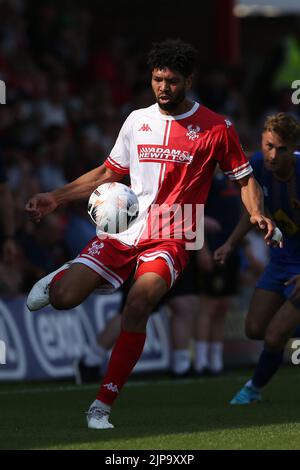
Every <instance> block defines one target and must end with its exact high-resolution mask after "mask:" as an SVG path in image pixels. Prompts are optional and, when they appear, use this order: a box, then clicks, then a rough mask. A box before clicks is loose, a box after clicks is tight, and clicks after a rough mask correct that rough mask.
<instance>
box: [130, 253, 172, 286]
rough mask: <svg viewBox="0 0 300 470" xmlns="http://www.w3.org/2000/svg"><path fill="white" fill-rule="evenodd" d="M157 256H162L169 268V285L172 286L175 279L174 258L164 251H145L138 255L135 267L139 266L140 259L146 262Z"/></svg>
mask: <svg viewBox="0 0 300 470" xmlns="http://www.w3.org/2000/svg"><path fill="white" fill-rule="evenodd" d="M157 258H163V259H164V260H165V261H166V263H167V266H168V268H169V270H170V274H171V285H170V287H172V286H173V284H174V282H175V279H176V278H175V269H174V260H173V258H172V257H171V256H170V255H169V253H167V252H166V251H155V252H153V253H145V254H144V255H142V256H140V257H139V259H138V265H137V268H138V266H139V263H140V260H141V261H143V262H144V263H147V261H154V260H155V259H157Z"/></svg>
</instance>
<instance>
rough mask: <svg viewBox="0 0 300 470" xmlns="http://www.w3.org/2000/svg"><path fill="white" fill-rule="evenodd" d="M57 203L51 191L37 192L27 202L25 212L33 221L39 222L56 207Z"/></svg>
mask: <svg viewBox="0 0 300 470" xmlns="http://www.w3.org/2000/svg"><path fill="white" fill-rule="evenodd" d="M57 206H58V204H57V202H56V200H55V198H54V196H53V195H52V194H51V193H38V194H36V195H35V196H33V197H32V198H31V199H29V201H28V202H27V204H26V206H25V212H27V214H28V215H29V217H30V219H31V220H32V221H33V222H40V220H41V219H42V218H43V217H45V216H46V215H48V214H50V213H51V212H53V211H54V210H55V209H56V208H57Z"/></svg>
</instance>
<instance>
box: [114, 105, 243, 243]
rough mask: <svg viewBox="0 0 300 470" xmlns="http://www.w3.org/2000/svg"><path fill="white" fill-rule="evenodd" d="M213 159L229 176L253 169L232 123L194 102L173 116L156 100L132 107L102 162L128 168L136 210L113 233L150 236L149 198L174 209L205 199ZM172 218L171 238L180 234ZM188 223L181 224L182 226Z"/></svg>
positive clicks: (125, 238)
mask: <svg viewBox="0 0 300 470" xmlns="http://www.w3.org/2000/svg"><path fill="white" fill-rule="evenodd" d="M217 163H218V164H219V166H220V168H221V169H222V171H223V172H224V173H225V175H227V176H228V177H229V178H230V179H231V180H238V179H240V178H243V177H244V176H246V175H249V174H250V173H251V172H252V168H251V166H250V164H249V162H248V159H247V157H246V156H245V154H244V152H243V151H242V148H241V145H240V143H239V139H238V136H237V134H236V131H235V130H234V127H233V125H232V124H231V122H230V121H228V120H227V119H225V118H224V117H223V116H221V115H219V114H216V113H215V112H213V111H211V110H209V109H208V108H206V107H205V106H202V105H199V103H197V102H195V103H194V105H193V107H192V109H191V110H190V111H188V112H187V113H185V114H182V115H178V116H169V115H164V114H162V113H161V112H160V110H159V107H158V105H157V104H154V105H152V106H149V107H148V108H144V109H139V110H136V111H133V112H132V113H131V114H130V115H129V116H128V118H127V119H126V121H125V122H124V124H123V126H122V128H121V131H120V133H119V136H118V138H117V140H116V143H115V145H114V147H113V149H112V151H111V153H110V156H109V157H108V158H107V160H106V162H105V165H106V166H107V167H109V168H111V169H112V170H114V171H115V172H117V173H121V174H124V175H125V174H128V173H129V174H130V178H131V188H132V189H133V191H134V192H135V193H136V195H137V197H138V200H139V208H140V212H139V217H138V219H137V221H136V222H135V223H134V224H133V225H132V226H131V227H130V228H129V229H128V230H126V231H125V232H122V233H120V234H117V235H114V236H113V237H114V238H117V239H119V240H120V241H121V242H123V243H126V244H128V245H137V244H139V243H142V240H143V239H147V238H148V239H149V237H150V238H151V237H153V234H152V233H150V232H149V226H150V225H151V224H152V225H153V220H154V219H153V217H152V216H150V213H151V211H150V209H151V206H152V205H153V204H155V205H159V206H160V207H177V208H178V209H179V210H180V208H181V207H183V206H184V205H193V206H196V204H205V202H206V199H207V195H208V192H209V189H210V185H211V182H212V178H213V175H214V171H215V167H216V165H217ZM166 205H167V206H166ZM220 210H222V209H221V208H220ZM150 219H152V222H150ZM175 219H176V217H175V218H174V217H171V218H170V220H169V221H168V223H169V224H170V223H171V229H172V233H173V236H172V237H171V238H174V237H175V238H180V235H179V236H178V237H177V236H176V235H175V236H174V233H175V232H176V223H177V222H178V221H177V222H176V221H175V222H174V220H175ZM176 220H177V219H176ZM172 224H173V225H172ZM183 225H184V224H183ZM183 225H182V226H183ZM158 226H159V228H158V229H157V230H158V231H160V232H161V235H162V227H160V224H157V227H158ZM182 226H181V228H182ZM190 229H191V227H188V226H185V225H184V230H190ZM161 238H162V239H165V237H164V236H161ZM166 238H170V237H168V236H167V237H166ZM189 239H190V238H189Z"/></svg>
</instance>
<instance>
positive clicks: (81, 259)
mask: <svg viewBox="0 0 300 470" xmlns="http://www.w3.org/2000/svg"><path fill="white" fill-rule="evenodd" d="M73 263H81V264H85V265H86V266H88V267H89V268H91V269H92V270H93V271H95V272H96V273H97V274H99V275H100V276H101V277H103V279H105V280H106V281H107V282H108V283H109V284H110V285H111V289H108V286H107V285H106V284H104V286H101V287H99V289H97V290H98V291H99V292H101V291H102V290H103V291H105V292H107V291H108V290H110V293H111V292H114V291H115V290H116V289H119V287H121V285H122V284H123V280H122V279H121V278H119V279H121V282H120V281H119V280H118V279H117V278H116V277H113V276H111V275H110V274H109V273H108V272H107V271H105V270H104V269H103V268H102V267H101V266H100V265H99V264H97V263H99V262H97V263H96V260H95V259H93V258H92V257H91V259H89V258H88V257H87V256H86V255H84V254H83V255H81V256H78V257H77V258H75V259H74V261H73ZM114 276H116V275H114Z"/></svg>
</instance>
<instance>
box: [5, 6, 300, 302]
mask: <svg viewBox="0 0 300 470" xmlns="http://www.w3.org/2000/svg"><path fill="white" fill-rule="evenodd" d="M25 6H26V2H23V1H22V0H10V1H7V2H3V1H2V2H0V18H1V22H0V79H1V80H3V81H4V82H5V83H6V87H7V88H6V90H7V97H6V100H7V104H6V105H1V106H0V152H1V155H2V157H3V159H4V162H5V166H6V173H7V178H8V184H9V187H10V188H11V191H12V193H13V197H14V206H15V218H16V238H17V245H18V255H17V258H16V261H15V264H14V265H10V266H9V267H7V266H5V265H4V263H3V259H0V294H2V295H3V294H17V293H22V292H27V291H28V290H29V289H30V288H31V286H32V285H33V283H34V282H35V281H36V280H37V279H39V278H40V277H41V276H42V275H44V274H45V273H48V272H50V271H52V270H54V269H55V268H57V267H58V266H60V265H61V264H63V263H64V262H65V261H66V260H68V259H71V258H73V257H74V256H75V255H76V254H77V253H78V252H79V251H80V249H81V248H82V247H83V246H84V245H85V244H86V242H87V240H89V239H90V238H91V237H92V236H94V233H95V229H94V226H93V225H92V223H91V222H90V220H89V218H88V215H87V212H86V202H82V203H74V204H71V205H68V206H67V208H64V207H62V208H60V209H59V210H57V211H56V212H55V213H53V214H52V215H50V216H48V217H46V218H45V219H44V220H43V221H42V222H41V223H39V224H38V225H33V224H32V223H31V222H30V221H29V220H28V218H27V217H26V215H25V213H24V206H25V203H26V202H27V201H28V199H29V198H30V197H31V196H32V195H33V194H35V193H36V192H43V191H51V190H52V189H54V188H57V187H59V186H61V185H63V184H65V183H66V182H68V181H71V180H73V179H74V178H76V177H78V176H79V175H81V174H82V173H84V172H86V171H88V170H90V169H92V168H94V167H95V166H97V165H100V164H101V163H103V161H104V160H105V159H106V157H107V156H108V153H109V151H110V149H111V148H112V146H113V144H114V141H115V138H116V136H117V133H118V131H119V129H120V127H121V125H122V123H123V121H124V119H125V118H126V116H127V115H128V114H129V112H130V111H131V110H132V109H135V108H139V107H145V106H148V105H150V104H152V102H153V98H152V92H151V90H150V82H149V76H148V71H147V68H146V64H145V52H146V51H143V50H142V49H141V48H137V47H135V46H136V43H135V42H134V40H133V38H131V37H130V36H129V37H126V38H125V37H121V36H118V35H112V36H111V37H103V35H102V34H101V31H99V28H98V25H97V24H96V22H95V18H94V15H93V12H92V11H91V10H89V8H88V7H82V6H81V7H76V6H75V5H73V6H72V8H70V9H64V10H62V9H60V8H59V7H57V6H55V5H52V4H51V2H49V3H48V4H44V3H42V2H36V6H35V7H34V8H33V7H32V8H30V10H29V11H27V10H26V8H25ZM247 84H249V77H248V76H247V70H246V71H245V70H241V69H240V68H239V67H235V68H234V69H226V68H220V67H212V68H211V69H210V70H207V71H203V70H201V71H200V73H199V76H198V77H197V80H196V86H195V90H194V94H195V99H197V100H199V101H200V102H202V103H203V104H205V105H206V106H208V107H211V108H212V109H213V110H215V111H216V112H219V113H222V114H225V115H226V116H228V117H230V118H231V119H232V120H233V122H234V124H235V126H236V128H237V130H238V132H239V135H240V138H241V141H242V143H243V146H244V148H245V151H246V152H247V153H248V154H249V155H251V153H252V152H253V151H254V150H256V149H257V148H258V146H259V141H260V134H259V132H260V131H259V129H260V125H261V123H262V122H263V120H264V118H265V115H266V114H267V113H268V112H269V111H272V112H273V111H277V110H282V111H288V110H290V111H291V112H294V109H292V108H293V105H292V103H291V100H288V99H287V95H286V93H287V91H286V89H285V88H284V87H283V88H282V89H281V90H279V91H278V93H277V94H276V99H275V101H274V102H273V103H272V106H271V105H270V109H265V110H264V111H262V112H261V113H260V115H259V116H258V117H257V118H256V119H255V122H253V116H250V115H249V113H248V109H247V99H246V98H247V94H246V93H245V87H247ZM289 107H290V108H291V109H287V108H289ZM295 112H296V111H295Z"/></svg>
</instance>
